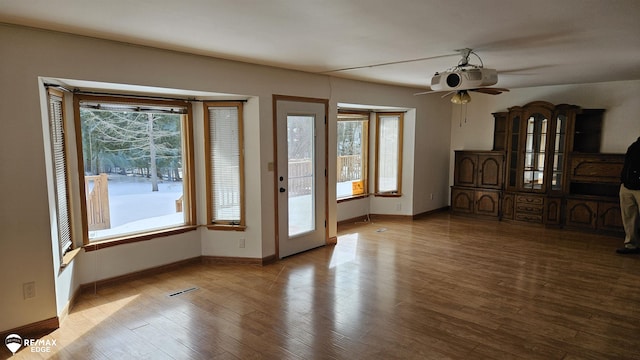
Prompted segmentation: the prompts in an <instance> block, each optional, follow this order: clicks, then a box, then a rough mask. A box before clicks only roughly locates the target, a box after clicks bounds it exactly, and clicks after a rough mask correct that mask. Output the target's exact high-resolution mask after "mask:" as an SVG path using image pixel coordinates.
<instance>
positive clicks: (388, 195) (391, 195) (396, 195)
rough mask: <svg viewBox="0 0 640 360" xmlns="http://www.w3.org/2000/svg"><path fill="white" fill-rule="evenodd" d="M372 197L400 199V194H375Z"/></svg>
mask: <svg viewBox="0 0 640 360" xmlns="http://www.w3.org/2000/svg"><path fill="white" fill-rule="evenodd" d="M374 196H378V197H402V194H401V193H396V192H388V193H376V194H374Z"/></svg>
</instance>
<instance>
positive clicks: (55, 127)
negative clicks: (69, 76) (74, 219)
mask: <svg viewBox="0 0 640 360" xmlns="http://www.w3.org/2000/svg"><path fill="white" fill-rule="evenodd" d="M62 101H63V99H62V96H61V94H58V93H57V92H54V91H52V90H50V91H49V129H50V131H51V147H52V154H53V166H54V175H55V198H56V210H57V211H56V215H57V221H58V241H59V243H60V255H61V259H62V255H64V253H66V252H67V251H68V250H70V249H71V248H72V241H71V221H70V217H71V213H70V207H69V195H68V192H67V189H68V185H67V159H66V156H65V142H64V122H63V104H62Z"/></svg>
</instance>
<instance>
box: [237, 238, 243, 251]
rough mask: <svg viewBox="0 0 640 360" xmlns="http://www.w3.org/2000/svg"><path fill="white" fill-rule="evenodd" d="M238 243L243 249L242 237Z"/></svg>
mask: <svg viewBox="0 0 640 360" xmlns="http://www.w3.org/2000/svg"><path fill="white" fill-rule="evenodd" d="M238 245H239V246H240V248H241V249H244V238H243V239H240V241H238Z"/></svg>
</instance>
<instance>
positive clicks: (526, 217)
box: [515, 213, 542, 224]
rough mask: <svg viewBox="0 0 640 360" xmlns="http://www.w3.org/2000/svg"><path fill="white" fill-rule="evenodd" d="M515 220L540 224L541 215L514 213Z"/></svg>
mask: <svg viewBox="0 0 640 360" xmlns="http://www.w3.org/2000/svg"><path fill="white" fill-rule="evenodd" d="M515 218H516V220H519V221H526V222H531V223H539V224H542V215H535V214H526V213H516V216H515Z"/></svg>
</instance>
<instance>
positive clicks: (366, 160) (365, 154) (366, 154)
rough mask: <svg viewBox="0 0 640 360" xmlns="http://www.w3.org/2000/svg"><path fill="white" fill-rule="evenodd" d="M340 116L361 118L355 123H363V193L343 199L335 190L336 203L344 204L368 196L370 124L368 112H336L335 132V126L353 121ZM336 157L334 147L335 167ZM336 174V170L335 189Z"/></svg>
mask: <svg viewBox="0 0 640 360" xmlns="http://www.w3.org/2000/svg"><path fill="white" fill-rule="evenodd" d="M341 115H347V116H348V115H352V116H361V117H362V118H363V119H361V120H357V121H362V122H363V129H362V176H363V179H362V181H363V185H364V189H363V193H362V194H358V195H349V196H344V197H338V196H337V189H336V201H337V202H338V203H340V202H344V201H349V200H354V199H361V198H364V197H367V196H369V142H370V141H369V137H370V133H369V128H370V122H371V113H369V112H361V111H347V110H343V111H338V117H337V122H336V130H337V125H338V124H339V123H340V122H341V121H354V119H349V118H344V119H341V118H340V116H341ZM336 143H339V141H338V135H337V134H336ZM338 157H339V155H338V154H337V146H336V167H337V165H338ZM336 170H337V169H336ZM338 174H339V170H337V172H336V188H337V184H338V181H337V176H338Z"/></svg>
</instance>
